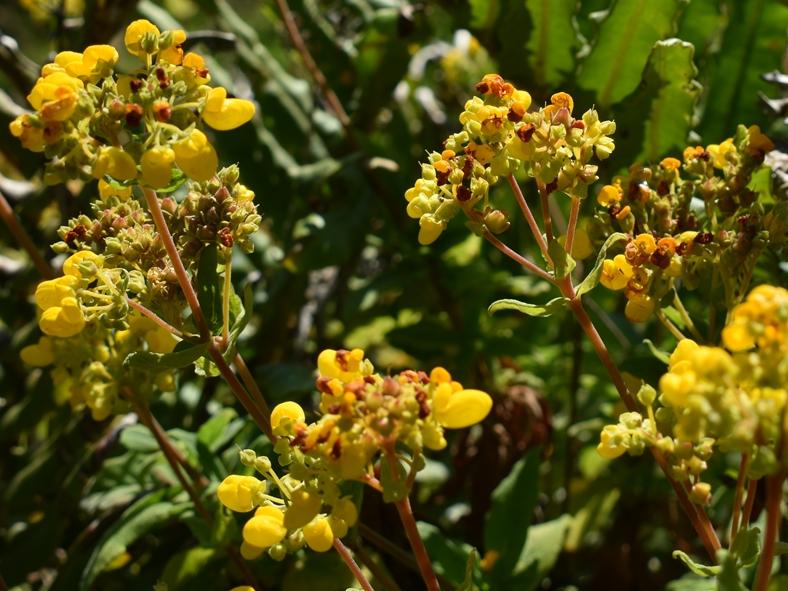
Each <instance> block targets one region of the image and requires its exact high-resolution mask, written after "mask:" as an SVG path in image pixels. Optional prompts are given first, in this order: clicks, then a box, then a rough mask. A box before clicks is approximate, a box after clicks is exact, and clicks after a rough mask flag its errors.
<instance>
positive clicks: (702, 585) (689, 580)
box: [665, 574, 717, 591]
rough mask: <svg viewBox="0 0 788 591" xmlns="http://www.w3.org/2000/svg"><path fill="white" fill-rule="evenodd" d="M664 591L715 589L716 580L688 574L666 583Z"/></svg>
mask: <svg viewBox="0 0 788 591" xmlns="http://www.w3.org/2000/svg"><path fill="white" fill-rule="evenodd" d="M665 591H717V582H716V581H715V580H713V579H709V578H707V577H698V576H696V575H689V574H688V575H684V576H683V577H681V578H680V579H677V580H675V581H671V582H670V583H668V586H667V587H665Z"/></svg>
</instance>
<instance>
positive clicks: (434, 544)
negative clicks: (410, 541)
mask: <svg viewBox="0 0 788 591" xmlns="http://www.w3.org/2000/svg"><path fill="white" fill-rule="evenodd" d="M416 525H417V526H418V528H419V535H420V536H421V538H422V539H423V540H424V545H425V546H426V548H427V554H429V556H430V561H432V565H433V566H434V567H435V572H436V573H437V574H438V575H440V576H442V577H445V578H446V579H448V580H449V581H450V582H451V583H453V584H454V585H460V584H463V581H464V580H465V579H466V575H467V571H468V565H469V562H470V560H471V559H472V556H474V555H476V550H475V549H474V548H473V546H470V545H468V544H465V543H463V542H458V541H456V540H453V539H451V538H450V537H449V536H447V535H446V534H445V533H443V532H442V531H441V530H440V529H438V528H437V527H435V526H434V525H432V524H431V523H425V522H423V521H419V522H418V523H417V524H416ZM471 568H473V565H472V564H471ZM458 591H459V589H458Z"/></svg>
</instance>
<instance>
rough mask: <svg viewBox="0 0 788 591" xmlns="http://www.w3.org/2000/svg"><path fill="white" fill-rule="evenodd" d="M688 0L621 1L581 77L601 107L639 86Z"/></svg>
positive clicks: (592, 51)
mask: <svg viewBox="0 0 788 591" xmlns="http://www.w3.org/2000/svg"><path fill="white" fill-rule="evenodd" d="M686 3H687V0H618V1H617V2H616V3H615V4H614V5H613V8H612V10H611V11H610V14H609V16H608V17H607V18H606V19H605V20H604V22H603V23H602V26H601V27H600V31H599V36H598V37H597V39H596V41H595V42H594V43H593V46H592V48H591V52H590V53H589V54H588V57H587V58H586V60H585V62H584V63H583V65H582V69H581V71H580V74H579V78H578V81H579V83H580V86H582V87H583V88H586V89H588V90H592V91H594V92H596V97H597V101H598V102H599V104H600V105H601V106H607V105H611V104H614V103H617V102H618V101H620V100H621V99H623V98H624V97H625V96H627V95H628V94H629V93H631V92H632V91H633V90H635V88H636V87H637V85H638V83H639V82H640V77H641V73H642V72H643V66H645V65H646V61H647V60H648V56H649V52H650V51H651V48H652V47H653V46H654V43H656V42H657V41H659V40H660V39H666V38H667V37H670V36H671V35H672V34H673V33H674V31H675V29H676V21H677V19H678V17H679V15H680V14H681V10H682V8H683V7H684V5H685V4H686Z"/></svg>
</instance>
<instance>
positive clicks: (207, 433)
mask: <svg viewBox="0 0 788 591" xmlns="http://www.w3.org/2000/svg"><path fill="white" fill-rule="evenodd" d="M237 416H238V413H236V412H235V410H234V409H232V408H223V409H222V410H220V411H219V412H218V413H217V414H216V415H215V416H213V417H211V418H210V419H208V420H207V421H206V422H205V423H203V424H202V425H201V426H200V428H199V429H198V430H197V441H199V442H200V443H203V444H204V445H205V446H206V447H207V448H208V449H209V450H211V451H214V452H215V451H217V450H218V449H219V448H221V447H222V446H223V445H224V444H225V443H226V442H227V438H226V436H225V432H226V431H227V429H228V426H229V425H230V423H231V422H232V421H233V419H235V418H236V417H237ZM241 424H242V423H241ZM236 433H237V431H236Z"/></svg>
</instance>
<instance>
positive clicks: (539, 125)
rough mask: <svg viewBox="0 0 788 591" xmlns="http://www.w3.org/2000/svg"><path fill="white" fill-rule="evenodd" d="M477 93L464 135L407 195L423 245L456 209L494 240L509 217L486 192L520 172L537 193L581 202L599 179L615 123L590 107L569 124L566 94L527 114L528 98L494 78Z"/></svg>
mask: <svg viewBox="0 0 788 591" xmlns="http://www.w3.org/2000/svg"><path fill="white" fill-rule="evenodd" d="M476 90H477V91H478V92H479V93H481V94H482V97H474V98H473V99H471V100H469V101H468V102H467V103H466V104H465V110H464V111H463V112H462V114H461V115H460V123H461V124H462V126H463V129H462V131H460V132H458V133H455V134H453V135H451V136H449V137H448V139H447V140H446V141H445V142H444V149H443V151H442V152H432V153H430V154H429V159H428V162H426V163H424V164H422V173H421V178H420V179H418V180H417V181H416V183H415V185H414V186H413V187H412V188H410V189H408V191H407V192H406V193H405V199H407V201H408V206H407V213H408V215H409V216H410V217H412V218H414V219H418V220H419V226H420V231H419V242H420V243H422V244H430V243H431V242H433V241H435V240H436V239H437V238H438V236H440V234H441V233H442V232H443V230H444V229H445V228H446V225H447V224H448V222H449V220H451V219H452V218H453V217H454V216H455V215H457V213H459V212H460V211H464V212H465V214H466V215H468V217H469V218H470V219H472V220H474V222H476V223H477V224H480V225H481V226H482V227H483V228H485V229H486V230H487V231H489V232H491V233H493V234H499V233H501V232H503V231H505V230H506V229H507V228H508V227H509V222H508V220H507V218H506V214H505V213H504V212H503V211H502V210H500V209H498V208H496V207H494V206H493V205H492V204H491V203H490V199H489V189H490V187H491V186H492V185H494V184H495V183H497V182H498V180H499V178H500V177H501V176H508V175H510V174H514V173H515V172H517V171H518V170H520V169H524V171H525V174H527V175H528V176H530V177H533V178H534V179H535V181H536V183H537V185H538V186H539V187H540V189H542V190H545V191H547V192H549V193H551V192H553V191H556V190H557V191H563V192H565V193H567V194H569V195H572V196H573V197H578V198H582V197H585V196H586V194H587V192H588V186H589V185H590V184H591V183H593V182H594V181H596V180H597V175H596V173H597V166H596V165H595V164H592V160H593V158H594V156H596V158H597V159H600V160H603V159H605V158H607V157H608V156H609V155H610V153H611V152H612V151H613V148H614V145H613V140H612V139H611V138H610V135H611V134H612V133H613V132H614V131H615V123H613V122H612V121H601V120H600V119H599V115H598V114H597V112H596V111H595V110H594V109H589V110H588V111H586V112H585V113H583V114H582V116H581V117H580V118H577V119H576V118H574V117H573V115H572V111H573V109H574V101H573V99H572V97H571V96H569V95H568V94H566V93H564V92H559V93H556V94H554V95H553V96H552V98H551V100H550V104H549V105H547V106H545V107H542V108H540V109H538V110H536V111H528V109H529V107H530V106H531V96H530V95H529V94H528V92H526V91H524V90H518V89H516V88H515V87H514V86H512V85H511V84H510V83H508V82H505V81H504V80H503V78H501V77H500V76H499V75H497V74H488V75H486V76H485V77H484V78H483V79H482V80H481V82H479V83H478V84H477V85H476Z"/></svg>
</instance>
